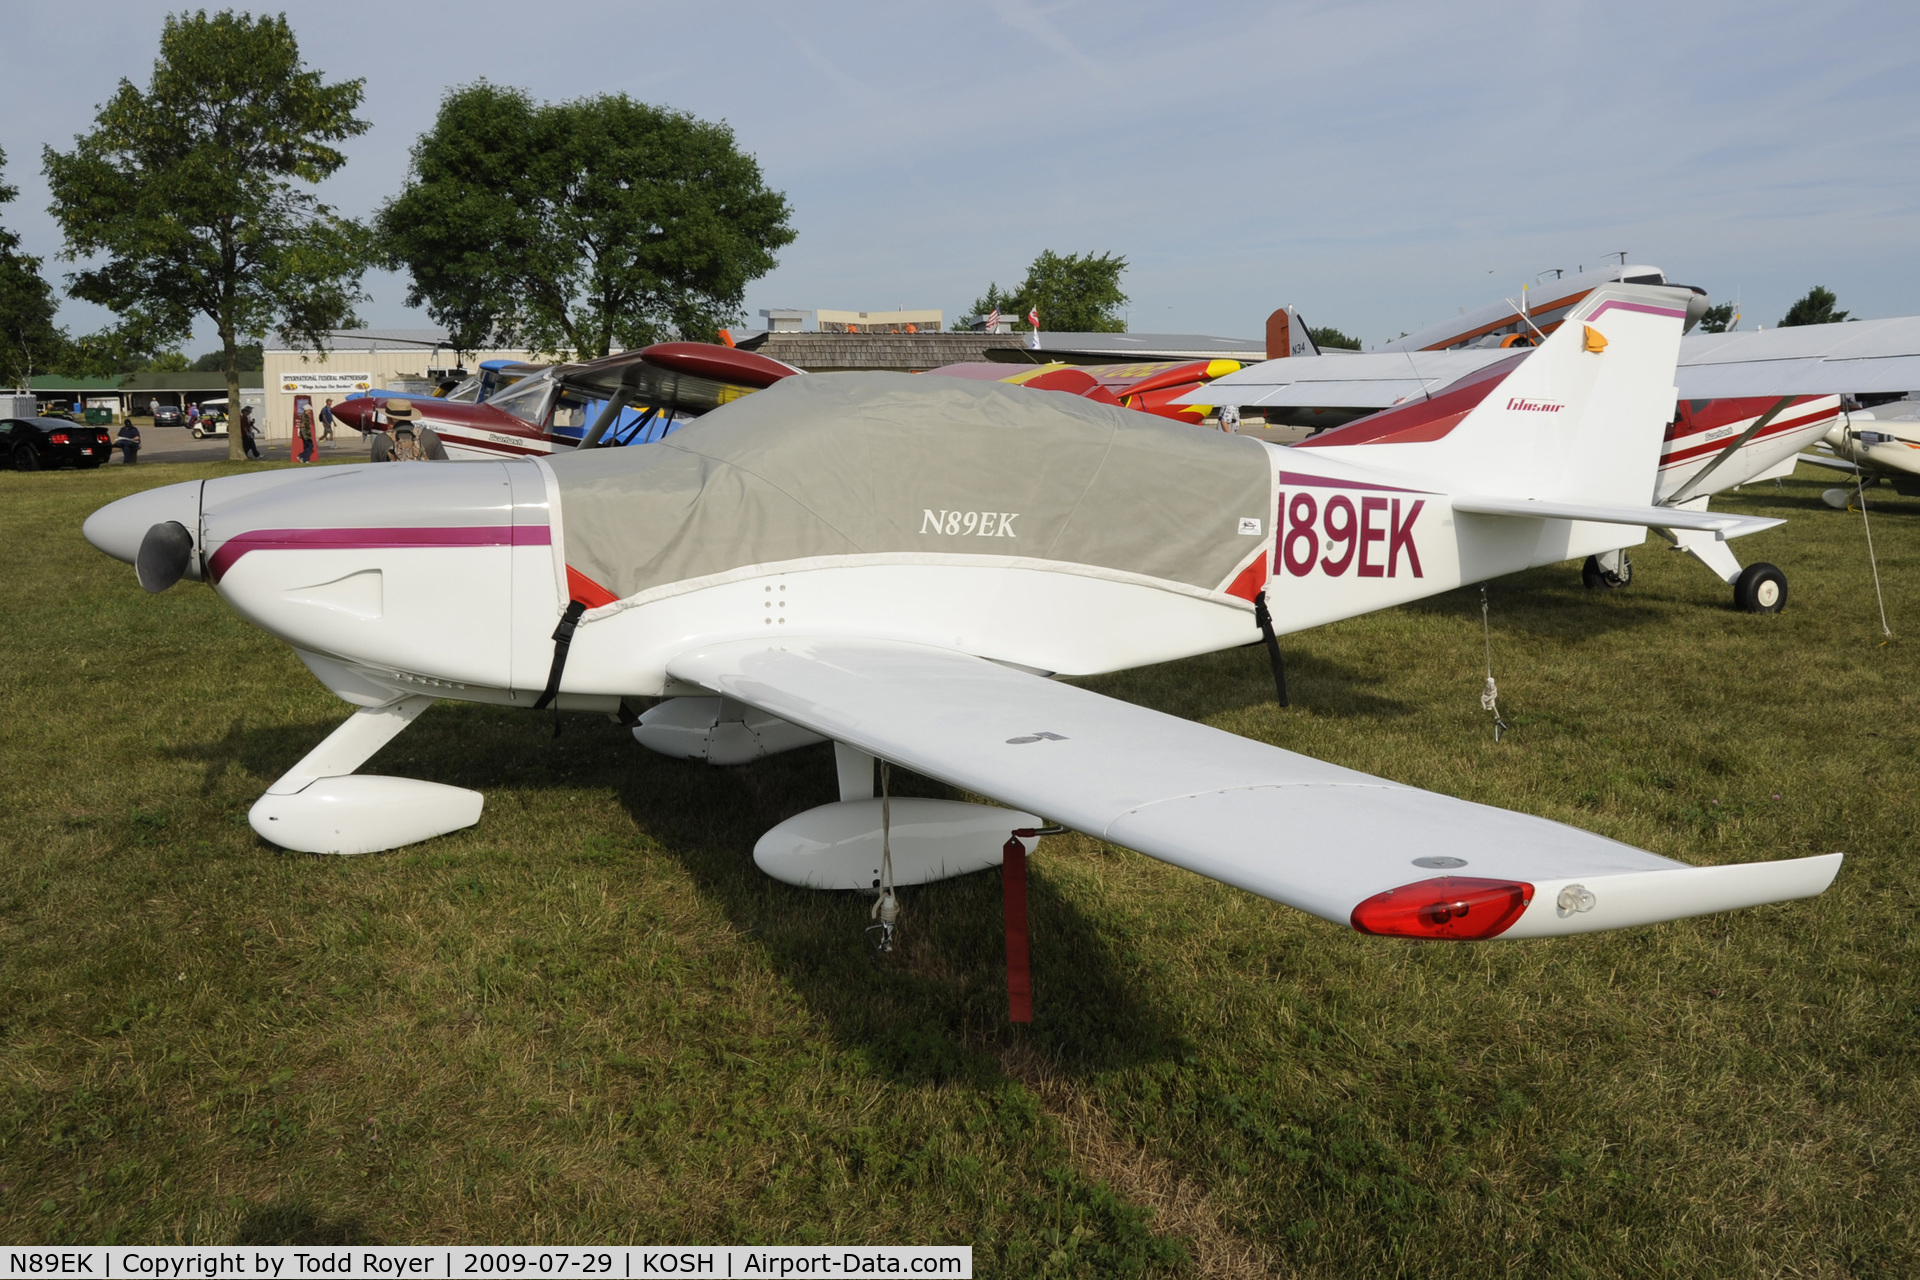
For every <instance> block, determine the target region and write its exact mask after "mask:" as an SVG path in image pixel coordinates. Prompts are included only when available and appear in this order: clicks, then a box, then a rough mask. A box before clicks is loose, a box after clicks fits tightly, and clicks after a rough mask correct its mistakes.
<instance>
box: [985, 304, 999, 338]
mask: <svg viewBox="0 0 1920 1280" xmlns="http://www.w3.org/2000/svg"><path fill="white" fill-rule="evenodd" d="M999 329H1000V308H998V307H995V308H994V309H993V310H991V311H989V312H987V332H988V333H997V332H999Z"/></svg>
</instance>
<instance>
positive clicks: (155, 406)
mask: <svg viewBox="0 0 1920 1280" xmlns="http://www.w3.org/2000/svg"><path fill="white" fill-rule="evenodd" d="M147 421H148V422H150V423H152V424H154V425H156V426H157V425H159V422H160V397H159V396H149V397H147Z"/></svg>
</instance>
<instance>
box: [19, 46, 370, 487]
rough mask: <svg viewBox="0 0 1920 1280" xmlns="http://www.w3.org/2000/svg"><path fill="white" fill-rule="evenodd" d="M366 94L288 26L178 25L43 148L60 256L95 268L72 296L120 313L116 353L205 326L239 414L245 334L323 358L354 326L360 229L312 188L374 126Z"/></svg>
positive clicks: (362, 256) (363, 248)
mask: <svg viewBox="0 0 1920 1280" xmlns="http://www.w3.org/2000/svg"><path fill="white" fill-rule="evenodd" d="M362 85H363V82H362V81H360V80H344V81H339V82H337V83H333V84H328V83H326V82H325V81H324V80H323V79H322V78H321V76H320V73H319V72H317V71H311V70H308V69H307V68H306V67H304V66H303V65H302V63H301V61H300V48H299V44H298V42H297V41H296V40H295V39H294V35H293V30H292V28H291V27H289V26H288V25H287V21H286V18H285V17H284V16H281V17H258V18H256V17H253V16H251V15H249V14H235V13H232V12H222V13H219V14H216V15H214V16H212V17H209V16H208V15H207V14H206V12H205V11H204V10H203V11H200V12H196V13H192V14H178V15H173V16H170V17H169V18H168V19H167V22H166V27H165V29H164V30H163V31H162V33H161V36H160V56H159V58H158V59H157V60H156V61H155V62H154V65H153V78H152V80H151V81H150V82H149V83H148V86H147V88H146V89H145V90H144V91H142V90H141V89H138V88H136V87H134V85H133V84H132V83H130V82H129V81H126V80H122V81H121V82H120V87H119V89H118V91H117V92H115V94H114V95H113V97H112V98H110V99H108V101H107V102H106V104H105V105H103V106H101V107H100V108H99V110H98V113H97V115H96V116H95V120H94V128H93V131H92V132H91V133H86V134H82V135H81V136H79V137H78V138H76V139H75V140H74V141H75V144H76V145H75V147H74V149H73V150H72V151H68V152H58V151H55V150H54V149H53V148H51V147H48V148H47V149H46V151H45V153H44V159H45V165H46V173H47V180H48V182H49V184H50V185H51V186H52V188H53V196H54V203H53V209H52V212H53V214H54V216H55V217H56V218H58V219H59V220H60V224H61V227H62V229H63V230H64V231H65V233H66V239H67V243H66V252H65V254H64V256H65V257H66V258H67V259H68V260H69V261H82V260H85V261H86V263H87V266H86V267H85V269H83V270H81V271H79V272H77V273H76V274H74V275H73V276H71V277H70V278H69V279H70V286H69V288H70V292H72V294H73V295H74V296H75V297H77V298H84V299H86V300H87V301H89V302H97V303H99V304H101V305H102V306H105V307H108V308H110V309H111V310H113V311H114V312H115V313H117V314H118V316H119V317H120V323H119V326H118V329H117V331H116V333H115V334H114V335H112V340H111V342H109V343H108V344H107V345H117V346H119V347H121V348H123V349H126V350H145V351H154V350H157V349H159V348H161V347H165V346H171V345H173V344H175V343H177V342H179V341H180V340H182V339H184V338H186V337H187V336H188V335H189V334H190V333H191V331H192V328H193V325H194V322H195V319H196V318H197V317H202V316H204V317H205V318H206V319H208V320H209V321H211V322H212V323H213V326H214V329H215V330H216V331H217V332H218V334H219V336H220V347H221V365H222V371H223V372H224V373H225V374H226V379H227V395H228V400H229V403H232V404H238V403H239V402H240V372H241V350H242V347H243V346H244V345H245V344H246V343H247V340H248V339H249V338H252V337H256V336H258V335H261V334H265V333H267V332H269V331H271V330H278V331H279V332H280V333H282V334H284V335H286V336H287V337H288V338H291V339H293V340H296V341H299V342H302V343H304V344H306V345H308V346H310V347H313V348H315V349H317V350H324V349H325V343H326V339H325V334H326V331H327V330H329V329H334V328H340V327H343V326H351V325H355V324H358V323H359V320H358V318H357V317H356V316H355V315H354V314H353V307H354V304H355V303H356V302H358V301H360V300H361V299H362V298H363V297H364V296H365V295H363V294H362V293H361V292H360V277H361V273H362V272H363V270H364V269H365V265H366V262H367V259H368V252H369V245H368V242H367V235H366V232H365V230H364V229H363V228H362V227H360V226H359V225H358V224H356V223H354V222H353V221H351V220H349V219H347V218H343V217H341V216H340V215H339V214H338V213H336V212H335V211H334V210H333V209H331V208H329V207H328V206H326V205H324V204H322V203H320V201H319V200H318V198H317V197H315V196H314V195H313V193H312V192H311V191H309V190H306V189H305V188H306V187H307V186H310V185H311V184H315V183H318V182H320V181H321V180H322V179H324V178H326V177H327V176H328V175H330V174H332V173H334V172H335V171H337V170H338V169H339V168H340V166H341V165H343V164H345V163H346V156H345V155H343V154H342V153H341V152H340V150H339V149H338V148H337V147H336V146H335V144H336V143H339V142H342V141H344V140H346V139H348V138H351V137H354V136H356V135H358V134H361V133H364V132H366V130H367V127H368V126H367V122H366V121H364V120H361V119H359V118H357V117H356V116H355V115H354V111H355V110H356V109H357V108H358V107H359V105H360V99H361V92H362ZM231 440H232V451H233V452H232V456H233V457H235V458H239V457H240V456H241V440H240V435H239V433H238V432H235V433H233V436H232V438H231Z"/></svg>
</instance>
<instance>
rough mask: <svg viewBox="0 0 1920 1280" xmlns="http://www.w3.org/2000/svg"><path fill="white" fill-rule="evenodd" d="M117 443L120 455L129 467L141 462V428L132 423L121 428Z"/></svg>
mask: <svg viewBox="0 0 1920 1280" xmlns="http://www.w3.org/2000/svg"><path fill="white" fill-rule="evenodd" d="M115 443H116V444H118V445H119V446H120V454H121V456H122V457H123V458H125V459H126V464H127V465H128V466H132V465H133V464H134V463H136V462H138V461H140V428H138V427H136V426H134V425H133V423H132V422H131V421H129V422H127V423H126V424H125V425H123V426H122V427H121V428H120V436H119V438H118V439H117V440H116V441H115Z"/></svg>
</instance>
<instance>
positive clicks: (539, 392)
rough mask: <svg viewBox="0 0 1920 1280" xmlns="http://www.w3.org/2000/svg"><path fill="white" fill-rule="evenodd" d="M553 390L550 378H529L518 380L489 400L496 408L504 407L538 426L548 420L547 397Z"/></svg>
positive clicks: (523, 419)
mask: <svg viewBox="0 0 1920 1280" xmlns="http://www.w3.org/2000/svg"><path fill="white" fill-rule="evenodd" d="M552 391H553V380H552V379H550V378H528V379H526V380H525V381H523V382H517V383H515V384H514V385H513V386H511V387H508V388H507V389H506V390H505V391H501V392H497V393H496V394H495V395H494V397H493V398H492V399H491V400H489V401H487V403H488V404H490V405H492V406H493V407H494V408H496V409H504V410H506V411H507V412H508V413H510V414H512V415H513V416H514V417H516V418H518V419H520V421H522V422H527V423H531V424H533V425H534V426H536V427H538V426H541V425H543V424H544V423H545V422H546V417H547V397H548V395H549V394H550V393H551V392H552Z"/></svg>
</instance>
